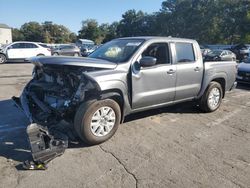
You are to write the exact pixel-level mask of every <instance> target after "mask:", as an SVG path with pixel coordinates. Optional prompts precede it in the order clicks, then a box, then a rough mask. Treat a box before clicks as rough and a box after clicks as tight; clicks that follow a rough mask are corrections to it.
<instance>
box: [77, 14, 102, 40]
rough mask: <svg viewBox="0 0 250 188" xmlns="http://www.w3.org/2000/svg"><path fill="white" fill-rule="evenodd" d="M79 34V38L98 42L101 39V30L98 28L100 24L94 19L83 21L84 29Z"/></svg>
mask: <svg viewBox="0 0 250 188" xmlns="http://www.w3.org/2000/svg"><path fill="white" fill-rule="evenodd" d="M78 33H79V34H78V38H85V39H90V40H93V41H95V42H98V39H99V37H100V28H99V26H98V22H97V21H96V20H94V19H87V20H84V21H82V28H81V30H80V31H79V32H78Z"/></svg>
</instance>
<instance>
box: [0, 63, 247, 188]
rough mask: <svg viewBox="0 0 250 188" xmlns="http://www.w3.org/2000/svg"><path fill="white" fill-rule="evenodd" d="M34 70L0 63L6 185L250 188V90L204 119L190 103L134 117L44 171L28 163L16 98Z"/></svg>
mask: <svg viewBox="0 0 250 188" xmlns="http://www.w3.org/2000/svg"><path fill="white" fill-rule="evenodd" d="M32 67H33V66H32V65H30V64H5V65H1V66H0V88H1V89H0V187H8V188H12V187H25V188H29V187H30V188H33V187H36V188H39V187H50V188H51V187H52V188H53V187H126V188H127V187H226V188H228V187H240V188H243V187H250V118H249V115H250V92H249V91H250V90H249V89H250V87H249V88H247V87H245V86H240V87H239V88H238V89H236V90H234V91H233V92H230V93H228V94H227V96H226V98H225V99H224V101H223V104H222V106H221V108H220V109H219V110H218V111H216V112H214V113H210V114H203V113H200V111H199V110H198V109H197V107H196V106H195V105H194V104H192V103H187V104H181V105H176V106H172V107H168V108H164V109H159V110H152V111H147V112H144V113H138V114H135V115H132V116H129V117H128V118H127V119H126V123H124V124H122V125H121V126H120V127H119V129H118V131H117V133H116V135H115V136H114V137H113V138H112V139H111V140H109V141H108V142H106V143H103V144H101V145H98V146H93V147H86V146H85V145H84V144H75V145H71V146H70V148H68V149H67V150H66V152H65V154H64V155H63V156H61V157H58V158H56V159H55V160H53V161H52V162H50V163H49V165H48V166H49V168H48V170H46V171H24V170H22V169H21V165H20V164H21V162H22V161H24V160H26V159H30V151H29V146H28V143H27V141H26V139H27V137H26V134H25V127H26V126H27V125H28V121H27V119H26V118H25V117H24V115H23V114H22V113H21V112H20V111H19V110H18V109H17V108H16V107H14V105H13V102H12V101H11V100H10V98H11V97H12V96H13V95H16V96H18V95H19V94H20V92H21V90H22V88H23V86H24V84H25V83H26V82H27V81H28V80H29V79H30V75H31V71H32Z"/></svg>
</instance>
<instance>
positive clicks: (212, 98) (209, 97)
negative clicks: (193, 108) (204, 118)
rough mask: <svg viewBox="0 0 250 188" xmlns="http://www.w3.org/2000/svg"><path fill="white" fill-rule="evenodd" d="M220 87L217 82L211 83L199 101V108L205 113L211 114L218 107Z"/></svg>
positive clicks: (220, 96) (220, 97) (220, 93)
mask: <svg viewBox="0 0 250 188" xmlns="http://www.w3.org/2000/svg"><path fill="white" fill-rule="evenodd" d="M222 94H223V92H222V87H221V85H220V84H219V83H218V82H211V83H210V84H209V86H208V88H207V90H206V91H205V93H204V94H203V96H202V98H201V100H200V108H201V109H202V110H203V111H205V112H213V111H215V110H217V109H218V108H219V107H220V104H221V101H222Z"/></svg>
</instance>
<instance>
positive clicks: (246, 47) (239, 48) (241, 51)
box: [230, 44, 250, 61]
mask: <svg viewBox="0 0 250 188" xmlns="http://www.w3.org/2000/svg"><path fill="white" fill-rule="evenodd" d="M230 50H231V51H232V52H233V53H235V55H236V57H237V59H238V60H239V61H242V60H243V59H247V58H248V57H249V52H250V44H237V45H234V46H232V47H231V49H230Z"/></svg>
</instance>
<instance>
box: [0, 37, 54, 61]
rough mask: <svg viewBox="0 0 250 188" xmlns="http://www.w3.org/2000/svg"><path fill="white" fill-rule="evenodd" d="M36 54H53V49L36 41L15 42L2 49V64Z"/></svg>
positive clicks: (0, 52)
mask: <svg viewBox="0 0 250 188" xmlns="http://www.w3.org/2000/svg"><path fill="white" fill-rule="evenodd" d="M34 56H51V49H50V48H46V47H43V46H41V45H39V44H38V43H36V42H25V41H21V42H13V43H11V44H9V45H7V46H5V47H4V48H2V49H1V50H0V64H1V63H5V62H6V61H20V60H22V61H23V60H26V59H27V58H30V57H34Z"/></svg>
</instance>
